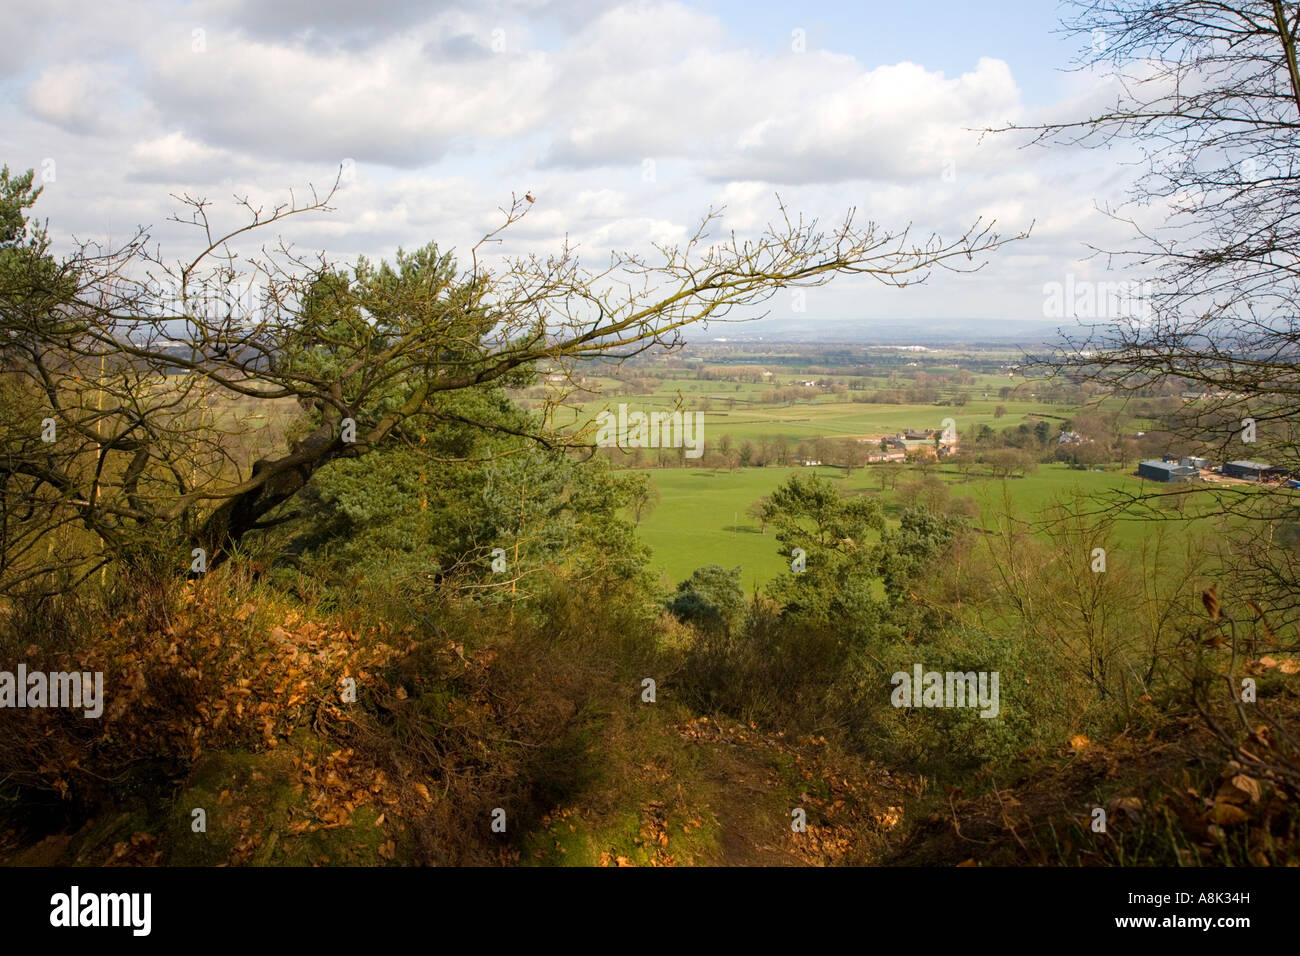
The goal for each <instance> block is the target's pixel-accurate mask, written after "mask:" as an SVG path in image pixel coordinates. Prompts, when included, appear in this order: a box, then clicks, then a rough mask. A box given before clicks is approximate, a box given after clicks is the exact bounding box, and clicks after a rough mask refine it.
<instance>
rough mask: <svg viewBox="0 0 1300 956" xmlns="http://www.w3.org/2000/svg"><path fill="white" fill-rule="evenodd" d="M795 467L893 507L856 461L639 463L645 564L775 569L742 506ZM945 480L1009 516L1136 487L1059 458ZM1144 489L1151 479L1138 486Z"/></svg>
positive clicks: (1132, 524) (1148, 528) (1142, 533)
mask: <svg viewBox="0 0 1300 956" xmlns="http://www.w3.org/2000/svg"><path fill="white" fill-rule="evenodd" d="M796 472H802V473H817V474H819V475H821V476H822V477H824V478H828V479H830V480H832V481H835V482H836V483H837V484H838V485H839V486H840V487H841V488H842V489H843V490H844V491H845V493H867V494H872V495H880V496H881V500H882V502H883V503H884V506H885V511H886V515H887V516H892V515H894V514H896V513H897V504H896V502H895V500H894V499H895V496H896V492H895V491H894V490H887V491H885V492H883V494H882V492H881V491H880V482H879V479H878V477H877V473H876V471H875V470H874V469H873V468H871V467H867V468H859V469H856V470H855V471H854V472H853V476H852V477H851V478H845V476H844V472H843V470H842V469H839V468H832V467H821V468H798V467H790V468H775V467H773V468H737V469H735V470H734V471H730V472H729V471H727V470H726V469H718V470H717V471H714V470H713V469H704V468H672V469H657V470H650V471H647V472H646V474H647V475H649V476H650V479H651V481H653V482H654V484H655V486H656V487H657V488H658V489H659V491H660V493H661V494H662V496H663V498H662V501H661V502H660V503H659V506H658V507H657V508H656V509H655V511H654V512H653V513H651V514H650V515H649V516H648V517H646V518H644V519H643V520H642V521H641V524H640V527H639V529H638V531H639V534H640V537H641V540H642V541H644V542H645V543H646V544H647V545H649V546H650V548H651V549H652V550H653V552H654V554H653V557H652V558H651V567H652V568H653V569H654V570H655V572H656V573H659V574H660V575H661V577H662V580H663V582H664V583H665V584H666V585H675V584H676V583H677V582H678V581H681V580H683V579H685V578H687V577H689V576H690V573H691V572H692V571H694V570H695V569H696V568H698V567H702V566H704V565H706V564H721V565H723V566H724V567H729V568H730V567H736V566H740V567H741V568H743V569H744V570H743V572H742V575H741V580H742V581H743V583H744V585H745V588H746V589H747V590H753V588H754V587H755V585H759V586H761V585H763V584H765V583H766V582H768V581H769V580H771V579H772V578H773V577H775V576H777V575H778V574H780V573H781V572H782V571H783V570H784V569H785V567H786V564H785V561H786V559H784V558H782V556H781V555H780V554H779V553H778V544H777V541H776V538H775V536H774V535H773V534H772V532H771V529H769V530H768V533H767V534H766V535H764V534H761V533H760V531H759V525H758V522H757V521H756V520H755V519H753V518H751V517H749V516H747V515H746V514H745V510H746V509H747V508H748V507H749V505H750V503H751V502H753V501H754V500H755V499H756V498H759V497H761V496H762V495H764V494H767V493H768V492H770V491H772V490H773V489H774V488H776V487H777V486H778V485H779V484H781V483H782V482H784V481H785V480H786V479H787V478H789V476H790V475H791V474H794V473H796ZM934 474H936V475H937V476H938V477H940V478H942V479H943V480H945V481H947V482H949V484H950V485H951V491H952V495H953V497H954V498H955V497H961V496H965V497H970V498H974V499H975V501H976V502H977V503H979V504H980V505H981V507H982V509H983V510H984V512H985V514H986V515H989V516H991V515H992V514H994V513H996V512H997V511H999V510H1000V509H1001V506H1002V503H1003V500H1004V490H1005V494H1006V496H1007V497H1009V498H1010V500H1011V502H1012V507H1013V509H1014V510H1015V513H1016V515H1017V517H1020V518H1024V519H1033V518H1034V517H1036V516H1037V515H1038V514H1039V513H1041V512H1042V510H1043V509H1044V508H1046V507H1048V506H1049V505H1050V504H1051V503H1052V502H1053V500H1055V499H1059V498H1068V497H1072V496H1073V495H1075V494H1076V493H1079V494H1089V495H1091V494H1101V493H1104V492H1106V491H1109V490H1112V489H1117V488H1122V489H1128V490H1132V491H1137V490H1138V489H1139V487H1140V485H1139V482H1138V480H1137V479H1136V478H1134V477H1132V476H1131V475H1129V474H1126V473H1122V472H1118V471H1104V472H1098V471H1078V470H1074V469H1071V468H1069V467H1068V466H1066V465H1063V464H1048V465H1040V466H1039V467H1038V470H1037V471H1035V472H1033V473H1032V474H1030V475H1028V476H1026V477H1024V478H1012V479H1008V480H1007V481H1005V482H1003V481H994V480H992V479H988V478H975V479H973V480H970V481H962V480H961V478H960V476H959V475H958V474H957V473H956V472H955V471H953V470H951V469H941V470H936V471H935V472H934ZM918 477H919V473H917V472H915V471H913V470H911V469H908V470H906V471H904V472H903V473H902V475H901V477H900V478H899V484H900V485H901V484H904V483H906V482H908V481H913V480H916V479H917V478H918ZM1146 489H1147V490H1148V491H1150V490H1151V486H1150V485H1149V484H1148V485H1147V486H1146ZM1157 527H1163V528H1165V529H1166V530H1169V531H1172V532H1173V533H1174V534H1178V533H1180V531H1183V530H1185V529H1186V527H1187V526H1186V525H1184V524H1170V525H1164V524H1159V523H1153V522H1150V521H1146V522H1143V521H1136V520H1134V521H1121V522H1119V523H1118V524H1117V525H1116V527H1115V531H1114V535H1115V546H1116V547H1123V548H1127V547H1137V546H1138V545H1140V544H1141V542H1142V540H1143V539H1144V537H1146V536H1149V535H1151V534H1152V533H1153V531H1154V529H1156V528H1157Z"/></svg>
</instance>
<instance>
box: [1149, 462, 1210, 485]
mask: <svg viewBox="0 0 1300 956" xmlns="http://www.w3.org/2000/svg"><path fill="white" fill-rule="evenodd" d="M1138 477H1139V478H1147V479H1150V480H1151V481H1187V480H1189V479H1191V478H1194V477H1196V469H1195V468H1192V467H1190V466H1188V465H1179V464H1176V463H1174V462H1168V461H1143V462H1139V463H1138Z"/></svg>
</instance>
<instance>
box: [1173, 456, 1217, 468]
mask: <svg viewBox="0 0 1300 956" xmlns="http://www.w3.org/2000/svg"><path fill="white" fill-rule="evenodd" d="M1178 464H1180V465H1186V466H1188V467H1189V468H1209V467H1210V459H1208V458H1190V457H1189V458H1180V459H1179V461H1178Z"/></svg>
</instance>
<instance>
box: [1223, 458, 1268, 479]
mask: <svg viewBox="0 0 1300 956" xmlns="http://www.w3.org/2000/svg"><path fill="white" fill-rule="evenodd" d="M1272 472H1273V469H1272V468H1271V467H1270V466H1268V465H1265V464H1263V463H1262V462H1258V461H1230V462H1228V463H1227V464H1225V465H1224V466H1223V474H1224V476H1225V477H1227V478H1242V479H1244V480H1246V481H1259V480H1260V479H1261V478H1263V477H1265V476H1266V475H1269V474H1271V473H1272Z"/></svg>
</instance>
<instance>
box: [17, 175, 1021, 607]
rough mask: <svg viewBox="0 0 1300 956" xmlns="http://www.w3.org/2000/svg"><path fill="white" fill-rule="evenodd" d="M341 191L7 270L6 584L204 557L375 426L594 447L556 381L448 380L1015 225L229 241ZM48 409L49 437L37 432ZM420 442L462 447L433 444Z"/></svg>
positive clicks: (903, 282)
mask: <svg viewBox="0 0 1300 956" xmlns="http://www.w3.org/2000/svg"><path fill="white" fill-rule="evenodd" d="M334 189H337V182H336V183H335V187H334ZM334 189H331V190H329V191H328V192H327V193H326V194H324V195H317V194H316V193H315V192H314V191H312V192H311V193H309V195H308V196H307V197H306V198H298V197H296V196H293V195H292V194H291V195H290V198H289V200H288V201H287V202H285V203H283V204H280V205H276V206H274V207H272V208H264V207H260V206H257V205H255V204H254V203H252V202H250V201H249V200H247V199H242V200H239V201H238V202H239V206H240V207H241V209H242V212H243V221H242V224H240V225H237V226H235V227H233V228H225V229H222V228H219V227H218V226H217V225H216V223H215V221H214V218H213V215H212V209H211V204H210V203H209V202H207V201H206V200H203V199H197V198H193V197H189V196H181V197H177V198H178V200H179V201H180V202H181V208H182V209H183V210H184V212H183V213H182V214H180V215H178V216H176V217H175V219H176V221H177V222H180V223H183V224H185V225H187V226H189V227H191V228H192V229H194V230H196V232H197V234H198V236H199V237H200V239H201V241H200V243H199V247H200V248H199V251H198V253H197V254H196V255H195V256H194V257H192V258H189V259H187V260H184V261H180V262H171V261H168V260H166V259H165V258H164V257H163V256H162V255H161V253H159V252H158V251H156V250H153V249H152V248H151V246H150V242H149V236H148V235H147V234H146V233H145V232H144V231H143V230H141V231H140V232H139V233H138V234H137V235H136V236H135V237H134V238H133V239H132V240H131V241H130V242H128V243H126V244H125V245H123V246H122V247H120V248H117V249H112V250H103V249H99V248H96V247H91V246H82V247H81V248H80V249H79V250H78V251H77V252H76V253H75V254H74V255H72V256H70V257H69V258H68V259H67V260H66V261H65V262H63V263H61V264H60V265H59V269H58V272H59V277H60V281H61V282H63V283H65V284H69V283H70V284H71V286H72V288H71V291H70V292H68V293H66V294H61V295H59V296H56V297H54V298H51V294H42V288H43V287H40V286H38V285H32V287H31V288H16V287H14V286H13V284H12V283H11V282H9V281H8V280H6V285H5V287H4V288H0V341H2V342H3V345H4V369H5V373H6V374H5V376H4V378H5V379H6V387H7V388H8V389H10V390H11V391H13V392H14V393H15V394H16V395H21V396H22V397H23V399H24V401H23V403H22V404H21V409H22V414H21V415H20V416H17V417H16V424H15V425H13V426H6V430H5V433H4V435H3V438H4V449H3V451H4V454H3V455H2V456H0V513H2V514H3V517H4V523H5V527H4V532H3V533H4V538H3V542H4V545H5V553H4V556H3V558H0V561H3V564H0V588H5V589H8V588H11V587H13V586H15V585H17V584H21V583H22V582H24V581H34V580H35V579H37V578H40V577H41V576H42V575H43V574H44V573H45V572H46V571H48V569H49V561H48V560H47V559H48V558H49V557H50V556H51V555H54V554H55V553H57V554H58V555H60V556H61V557H62V559H63V560H65V561H66V562H67V563H68V564H69V565H70V566H75V567H76V568H78V569H79V570H80V572H81V573H83V574H84V573H89V572H91V571H92V570H93V569H94V568H95V567H96V566H97V565H99V564H100V563H102V562H104V561H107V560H111V559H113V558H116V557H120V556H123V555H128V554H131V553H134V552H137V551H139V550H141V549H142V548H147V547H155V548H157V547H164V548H171V549H173V550H172V551H171V552H170V553H172V554H173V555H174V554H176V551H177V550H179V549H180V548H182V547H183V548H185V549H186V552H185V554H186V562H188V560H189V557H188V554H189V549H190V548H194V549H201V550H202V552H203V557H204V559H205V560H206V566H208V567H211V566H212V565H214V564H216V563H218V562H220V561H222V560H224V559H225V558H226V557H227V556H228V555H229V554H230V553H231V551H232V549H233V548H235V547H236V546H237V545H238V544H239V543H240V541H241V540H242V539H243V538H244V536H245V535H247V534H248V533H250V532H252V531H256V530H260V529H265V528H267V527H269V526H271V525H272V524H274V523H276V522H279V521H282V520H285V519H286V517H288V516H290V515H291V514H292V511H291V509H290V508H288V507H286V506H288V505H289V504H290V503H291V502H292V501H293V500H294V499H295V498H296V496H297V495H298V494H299V492H300V491H302V489H303V488H304V487H305V486H306V485H307V484H308V482H309V481H310V480H311V478H312V475H313V474H314V473H315V472H317V471H318V470H319V469H320V468H322V467H323V466H325V465H326V464H328V463H329V462H331V461H334V460H336V459H340V458H352V457H357V456H362V455H365V454H367V453H368V452H370V451H371V450H373V449H375V448H377V447H379V446H381V445H383V444H384V443H392V442H405V443H407V444H410V445H412V446H416V447H419V446H420V445H421V444H422V443H424V442H425V441H426V439H427V437H428V435H427V429H429V428H431V427H435V426H442V425H446V426H449V427H450V426H455V427H468V428H471V429H484V430H506V431H511V430H513V432H514V433H515V434H518V435H521V436H523V437H526V438H529V439H532V440H534V441H536V442H541V443H544V444H546V445H548V446H561V447H563V446H572V447H586V448H590V447H591V439H590V436H589V434H588V433H586V432H582V431H579V432H572V431H566V430H564V429H561V428H557V427H552V425H551V413H552V412H553V411H554V409H555V408H556V407H557V406H558V405H559V404H560V403H562V402H563V400H564V394H565V391H564V388H563V387H561V388H560V389H559V390H558V394H557V395H555V396H552V397H550V398H548V399H546V400H545V402H544V406H543V408H542V409H541V410H540V413H539V414H538V415H537V416H536V418H535V422H536V425H535V427H533V426H530V427H527V428H518V427H512V426H508V425H503V424H502V423H501V422H500V421H499V420H497V419H494V418H492V417H491V416H487V415H484V414H482V413H480V412H479V411H477V410H476V406H475V405H474V404H473V403H472V402H467V401H464V400H463V396H465V395H467V394H471V393H473V392H475V391H476V390H479V391H481V390H483V389H488V388H493V387H500V386H506V385H515V386H520V385H527V384H530V383H531V382H532V381H533V380H534V379H535V377H536V375H537V373H538V371H539V370H543V369H544V370H547V371H548V372H549V373H550V374H552V375H557V374H558V375H559V376H562V377H563V376H567V377H568V378H569V379H570V380H573V379H574V378H575V377H576V375H575V369H576V368H577V367H578V364H579V363H581V362H583V361H584V360H588V359H603V360H606V361H613V362H614V363H615V364H617V363H621V362H622V361H625V360H627V359H630V358H632V357H634V356H637V355H639V354H641V353H643V352H645V351H647V350H651V349H673V348H676V347H678V346H680V345H681V344H682V341H683V332H684V331H685V330H686V328H687V327H688V326H690V325H692V324H694V323H697V322H701V321H703V320H712V319H719V318H723V317H725V316H727V315H728V314H729V313H731V312H732V311H733V310H735V309H745V308H749V307H753V306H758V305H761V303H762V302H764V301H765V300H767V299H768V298H770V297H771V296H772V295H774V294H775V293H776V292H777V291H778V290H780V289H783V288H787V287H801V286H815V285H820V284H822V283H825V282H827V281H829V280H830V279H831V278H832V277H834V276H836V275H851V274H863V275H870V276H872V277H873V278H875V279H876V280H878V281H880V282H882V283H885V284H887V285H892V286H907V285H910V284H912V283H915V282H922V281H924V280H925V278H926V277H927V276H928V275H929V274H930V273H931V272H932V271H933V270H934V269H936V268H938V269H949V270H954V271H967V270H971V269H974V268H978V267H979V265H981V264H982V260H981V257H982V256H983V255H984V254H986V253H989V252H991V251H992V250H994V249H996V248H998V247H999V246H1000V245H1002V244H1003V243H1004V242H1006V241H1009V237H1008V238H1004V237H1002V236H999V235H998V234H997V233H996V232H995V231H994V230H993V227H992V225H991V224H989V223H985V222H980V221H977V222H976V223H975V224H974V225H973V226H972V227H971V228H970V229H969V230H968V231H967V232H965V233H964V234H963V235H961V236H960V237H958V238H956V239H955V240H952V241H945V240H942V239H940V238H938V237H936V236H930V237H928V238H926V239H924V240H922V241H916V240H914V239H913V238H912V237H911V236H910V234H909V232H908V231H907V230H903V231H901V232H895V231H890V230H887V229H884V228H881V227H879V226H877V225H876V224H874V223H867V224H866V225H865V226H858V225H856V224H855V216H854V213H853V212H852V211H850V212H849V213H848V214H846V215H845V217H844V218H843V220H842V221H841V222H839V224H838V225H836V226H835V227H833V228H830V229H822V228H821V227H820V225H819V224H818V223H817V222H816V221H812V222H804V220H803V219H802V218H799V217H792V216H791V214H790V213H789V211H788V210H787V209H786V208H785V206H784V205H779V216H778V217H777V219H776V221H775V223H774V224H772V225H769V226H768V227H767V228H766V229H765V230H764V231H763V232H762V233H761V234H760V235H758V236H757V237H756V238H752V239H742V238H740V237H738V236H737V235H736V234H735V233H723V234H720V235H715V231H716V230H717V229H718V227H719V226H720V224H721V211H720V210H713V211H710V212H709V213H708V214H707V215H706V216H705V217H704V219H703V221H702V222H701V224H700V226H699V228H698V229H697V230H696V231H695V232H694V234H693V235H692V236H691V238H690V239H689V240H688V241H686V242H685V243H682V244H679V245H661V246H657V247H656V250H657V255H656V257H655V258H654V261H651V260H650V259H648V258H646V257H643V256H640V255H633V254H621V253H612V254H611V255H610V258H609V260H608V262H607V263H605V264H603V265H601V266H600V267H598V268H595V269H590V268H587V267H586V266H584V265H583V264H581V263H580V261H579V257H578V254H577V251H576V250H575V249H574V248H572V247H570V246H569V245H567V244H566V245H565V246H564V247H563V248H562V249H561V250H560V251H559V252H557V253H556V254H554V255H550V256H536V255H534V256H523V257H494V256H489V253H490V252H491V251H492V250H493V249H494V247H495V244H497V243H499V242H500V241H501V240H502V238H503V236H504V234H505V232H506V231H507V230H508V229H510V227H512V226H514V225H515V224H517V223H518V222H520V220H522V219H523V218H524V217H525V216H526V215H527V213H528V212H529V210H530V209H531V208H532V206H533V202H532V201H531V197H524V198H523V199H520V198H515V199H513V201H512V202H511V203H510V205H509V206H508V207H505V208H503V209H502V210H501V213H502V219H501V223H500V225H499V226H498V228H496V229H495V230H493V231H492V232H491V233H489V234H488V235H486V236H484V237H483V238H482V239H481V240H480V241H479V242H478V243H477V244H476V245H475V246H474V247H473V248H472V249H471V250H469V253H468V256H467V257H466V258H467V260H468V261H467V262H465V263H462V264H461V265H458V264H457V263H456V262H455V261H454V260H453V259H452V257H451V255H450V254H449V253H446V252H443V251H440V250H439V249H438V248H437V247H436V246H434V245H432V244H431V245H429V246H426V247H424V248H423V249H420V250H417V251H416V252H413V253H409V254H408V253H399V255H398V257H397V261H396V262H395V263H394V264H392V265H390V264H388V263H380V264H378V265H376V264H373V263H370V262H368V261H366V260H364V259H362V260H360V261H358V262H357V263H356V264H355V265H354V266H352V267H351V268H341V267H339V266H336V265H335V264H333V263H331V262H330V261H329V260H327V259H326V257H325V255H324V254H323V253H322V254H318V255H304V254H302V253H300V252H299V251H298V250H296V249H295V248H294V247H293V246H292V245H291V244H288V243H287V242H285V241H284V240H279V241H278V242H277V243H276V244H275V245H274V246H270V247H268V246H265V245H263V246H261V247H260V248H259V249H257V250H254V251H251V252H249V251H247V250H246V249H244V246H245V245H246V244H247V243H248V242H249V241H252V240H255V237H257V236H260V235H262V234H264V233H266V232H267V231H268V230H271V229H273V228H277V227H278V226H280V224H282V223H284V221H285V220H286V219H289V218H290V217H293V216H299V215H302V214H307V213H315V212H323V211H327V210H328V209H329V208H330V206H329V203H330V202H331V201H332V200H333V197H334V194H335V193H334ZM778 204H779V200H778ZM1017 238H1018V237H1017ZM29 284H31V283H29ZM47 285H48V283H47ZM61 288H62V287H61ZM46 291H47V292H48V290H46ZM556 370H558V372H557V371H556ZM286 406H287V407H289V408H292V409H294V410H297V411H298V412H299V413H300V416H301V418H300V423H299V426H298V430H297V432H296V434H295V435H294V436H293V440H292V441H291V442H289V443H288V447H284V446H283V445H281V446H279V447H274V448H267V447H259V446H258V443H257V441H256V439H257V435H256V434H255V432H254V430H253V428H252V427H251V426H250V423H249V421H248V419H249V418H250V417H251V416H252V415H257V414H267V412H268V410H270V409H280V410H283V409H284V408H285V407H286ZM43 422H44V423H52V424H53V435H54V440H52V441H42V440H41V438H42V428H41V426H42V423H43ZM428 454H429V455H430V456H431V457H434V458H441V460H456V458H457V455H456V452H455V450H454V449H452V450H450V451H449V450H447V449H442V448H434V447H432V445H430V447H429V448H428ZM72 526H76V527H77V528H78V529H79V531H78V532H77V533H73V534H65V530H66V529H67V528H69V527H72ZM52 586H53V585H52Z"/></svg>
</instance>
